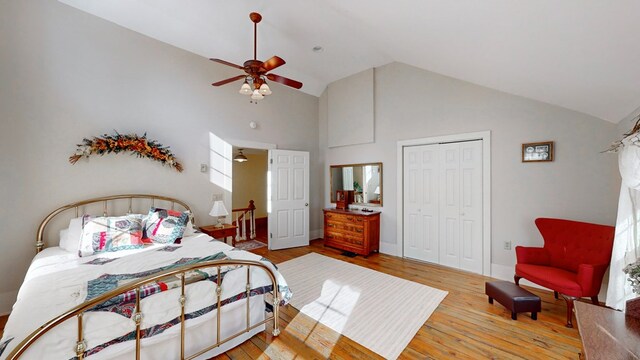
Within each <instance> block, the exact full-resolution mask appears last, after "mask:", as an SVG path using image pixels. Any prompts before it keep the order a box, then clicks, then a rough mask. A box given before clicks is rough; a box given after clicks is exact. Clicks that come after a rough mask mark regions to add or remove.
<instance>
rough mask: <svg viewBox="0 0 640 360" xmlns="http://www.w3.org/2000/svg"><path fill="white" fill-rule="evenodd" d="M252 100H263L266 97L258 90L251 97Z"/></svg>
mask: <svg viewBox="0 0 640 360" xmlns="http://www.w3.org/2000/svg"><path fill="white" fill-rule="evenodd" d="M251 98H252V99H253V100H262V99H263V98H264V95H262V94H260V91H258V89H255V90H253V94H252V95H251Z"/></svg>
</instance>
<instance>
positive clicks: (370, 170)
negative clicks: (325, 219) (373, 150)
mask: <svg viewBox="0 0 640 360" xmlns="http://www.w3.org/2000/svg"><path fill="white" fill-rule="evenodd" d="M330 177H331V202H332V203H335V202H336V191H338V190H352V191H353V192H354V196H353V204H354V205H364V206H382V163H368V164H348V165H331V166H330Z"/></svg>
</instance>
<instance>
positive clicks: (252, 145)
mask: <svg viewBox="0 0 640 360" xmlns="http://www.w3.org/2000/svg"><path fill="white" fill-rule="evenodd" d="M224 141H226V142H227V143H228V144H229V145H231V147H232V148H233V147H238V148H243V149H259V150H266V151H269V150H273V149H277V148H278V146H277V145H276V144H271V143H263V142H258V141H250V140H242V139H224ZM232 158H233V156H232ZM231 161H232V162H233V159H231ZM268 166H269V159H267V168H268ZM231 168H232V172H231V177H232V179H233V166H232V167H231ZM267 172H268V170H267ZM264 175H265V177H266V176H267V174H264ZM268 186H269V185H268V183H267V187H268ZM267 191H269V189H267ZM230 201H231V204H233V190H232V191H231V199H230ZM267 201H268V199H267ZM231 208H232V209H233V206H231ZM231 221H232V222H233V214H232V215H231ZM267 223H269V212H267ZM269 240H270V238H269V234H267V247H268V246H269Z"/></svg>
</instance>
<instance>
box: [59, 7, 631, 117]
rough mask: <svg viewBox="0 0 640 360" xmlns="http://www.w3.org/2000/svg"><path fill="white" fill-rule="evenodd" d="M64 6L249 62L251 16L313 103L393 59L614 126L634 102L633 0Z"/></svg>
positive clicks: (261, 39)
mask: <svg viewBox="0 0 640 360" xmlns="http://www.w3.org/2000/svg"><path fill="white" fill-rule="evenodd" d="M60 1H62V2H64V3H67V4H69V5H71V6H74V7H76V8H78V9H81V10H84V11H86V12H89V13H91V14H94V15H97V16H99V17H102V18H104V19H107V20H109V21H112V22H115V23H117V24H119V25H122V26H124V27H127V28H129V29H132V30H134V31H137V32H140V33H143V34H145V35H147V36H150V37H153V38H155V39H158V40H160V41H164V42H166V43H169V44H172V45H174V46H177V47H180V48H183V49H185V50H188V51H191V52H193V53H196V54H199V55H202V56H205V57H217V58H221V59H224V60H227V61H230V62H233V63H237V64H242V63H243V62H244V61H245V60H247V59H249V58H251V57H252V55H253V54H252V51H253V50H252V36H253V35H252V23H251V22H250V20H249V13H250V12H252V11H258V12H260V13H261V14H262V15H263V20H262V22H261V23H260V25H259V27H258V58H259V59H261V60H266V59H267V58H269V57H271V56H272V55H279V56H280V57H282V58H283V59H285V60H286V61H287V64H286V65H284V66H283V67H281V68H279V69H278V70H277V71H275V73H277V74H279V75H282V76H286V77H290V78H293V79H296V80H299V81H302V82H303V83H304V87H303V88H302V91H304V92H306V93H309V94H313V95H316V96H318V95H320V94H321V93H322V91H324V89H325V87H326V86H327V84H329V83H331V82H333V81H335V80H338V79H341V78H343V77H346V76H349V75H352V74H354V73H357V72H360V71H362V70H365V69H368V68H372V67H376V66H380V65H384V64H386V63H389V62H392V61H398V62H403V63H406V64H410V65H413V66H416V67H419V68H423V69H426V70H430V71H434V72H437V73H440V74H444V75H448V76H451V77H454V78H458V79H462V80H466V81H469V82H472V83H475V84H479V85H483V86H487V87H490V88H493V89H498V90H501V91H505V92H508V93H512V94H516V95H521V96H524V97H527V98H531V99H536V100H540V101H544V102H547V103H551V104H556V105H560V106H563V107H566V108H569V109H573V110H577V111H580V112H583V113H587V114H590V115H593V116H596V117H599V118H601V119H604V120H607V121H611V122H618V121H620V120H621V119H623V118H624V117H626V116H628V115H629V114H630V113H631V112H633V111H634V110H635V109H637V108H638V107H640V20H638V14H640V1H637V0H616V1H607V0H395V1H388V0H351V1H340V0H324V1H317V0H316V1H313V0H279V1H266V0H227V1H222V0H189V1H184V0H110V1H105V0H60ZM316 45H320V46H323V47H324V51H323V52H321V53H314V52H313V51H312V50H311V49H312V48H313V47H314V46H316ZM211 66H224V65H219V64H215V63H211ZM214 80H220V79H206V81H214Z"/></svg>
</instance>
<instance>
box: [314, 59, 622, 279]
mask: <svg viewBox="0 0 640 360" xmlns="http://www.w3.org/2000/svg"><path fill="white" fill-rule="evenodd" d="M374 83H375V89H374V90H375V113H374V115H375V116H374V117H375V142H374V143H373V144H363V145H354V146H343V147H339V148H328V146H327V136H328V135H327V133H328V132H327V113H328V110H327V108H328V106H329V104H328V101H327V95H326V92H325V94H324V95H323V96H322V97H321V98H320V109H319V119H320V124H319V133H320V150H321V151H320V156H319V159H320V164H321V166H322V169H323V171H324V175H325V179H324V187H323V189H324V190H323V194H324V195H323V196H324V199H325V205H326V206H329V205H330V201H329V192H328V188H329V171H328V170H329V165H333V164H352V163H364V162H382V163H383V176H384V180H383V183H384V200H383V201H384V207H383V208H382V218H381V241H382V243H381V251H383V252H387V253H391V254H401V253H402V244H401V243H400V242H399V241H398V239H397V235H396V224H397V223H398V222H399V221H401V219H399V218H397V216H396V214H397V172H398V169H399V166H398V164H397V154H396V152H397V151H396V147H397V141H398V140H407V139H416V138H425V137H434V136H440V135H449V134H459V133H468V132H476V131H485V130H490V131H491V166H492V168H491V180H492V184H491V185H492V187H491V189H492V198H491V204H492V212H491V215H492V224H491V230H492V239H491V243H492V251H491V254H490V256H491V262H492V268H494V267H495V268H496V269H498V270H497V271H506V272H510V273H511V274H513V265H514V264H515V252H514V250H513V249H512V250H504V249H503V244H504V242H505V241H511V242H512V244H513V247H515V246H516V245H530V246H537V245H541V244H542V239H541V237H540V235H539V234H538V231H537V229H536V227H535V225H534V219H535V218H537V217H559V218H567V219H576V220H583V221H588V222H596V223H604V224H614V223H615V218H616V209H617V198H618V191H619V186H620V177H619V175H618V170H617V160H616V156H615V155H612V154H602V153H600V151H602V150H603V149H605V148H607V147H608V145H609V143H610V142H612V141H613V140H615V139H617V138H618V129H617V127H616V124H612V123H609V122H606V121H603V120H600V119H597V118H595V117H592V116H589V115H585V114H582V113H578V112H575V111H571V110H567V109H564V108H561V107H557V106H552V105H549V104H545V103H541V102H538V101H533V100H529V99H526V98H522V97H519V96H515V95H511V94H506V93H503V92H499V91H496V90H492V89H488V88H485V87H482V86H478V85H474V84H471V83H468V82H464V81H461V80H457V79H453V78H450V77H446V76H443V75H439V74H435V73H432V72H429V71H424V70H421V69H418V68H415V67H412V66H409V65H405V64H400V63H392V64H389V65H386V66H382V67H380V68H376V70H375V81H374ZM407 89H413V90H415V91H407ZM545 140H553V141H555V145H556V146H555V161H553V162H551V163H534V164H523V163H522V162H521V144H522V143H526V142H535V141H545ZM495 265H497V266H495Z"/></svg>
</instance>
